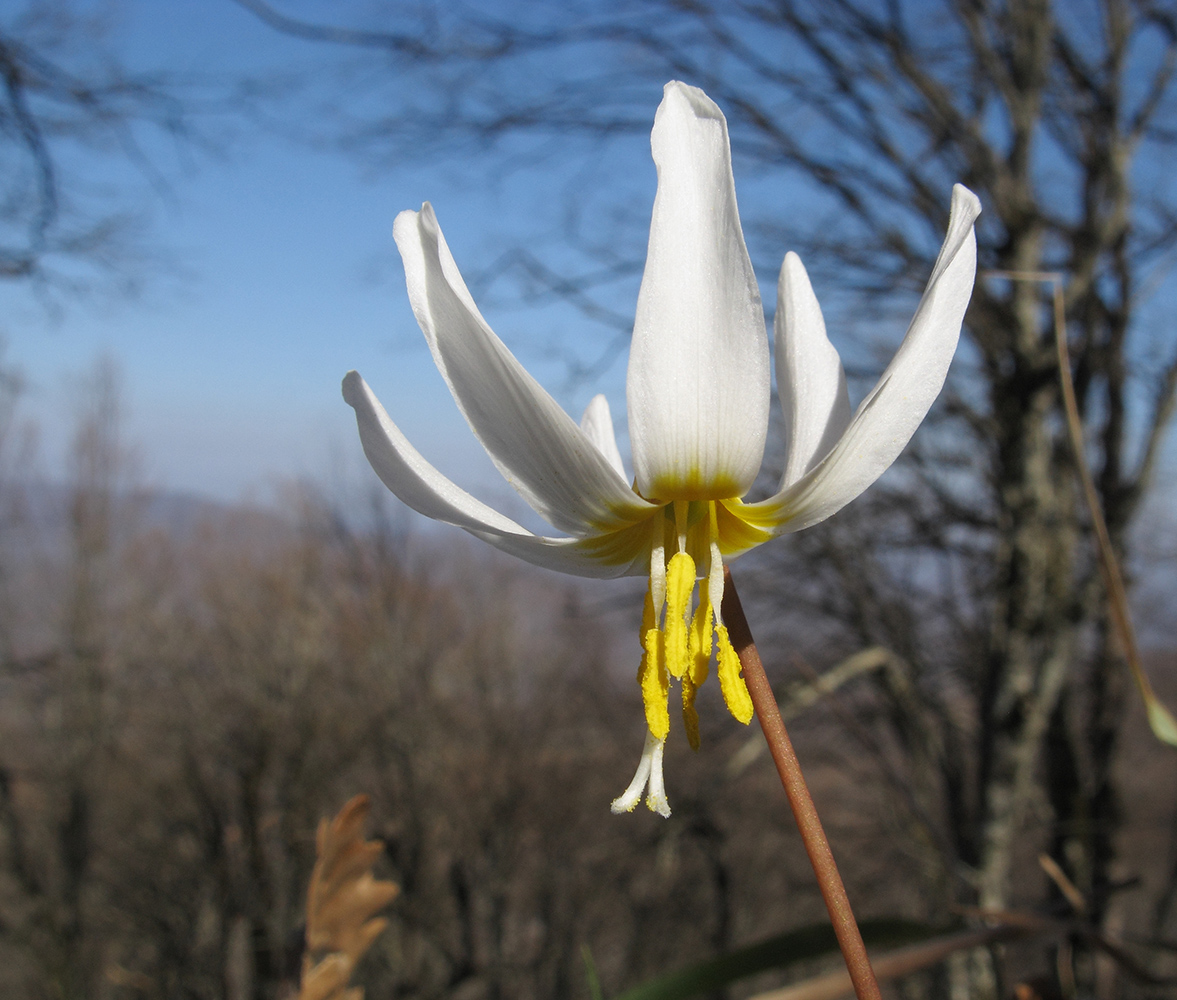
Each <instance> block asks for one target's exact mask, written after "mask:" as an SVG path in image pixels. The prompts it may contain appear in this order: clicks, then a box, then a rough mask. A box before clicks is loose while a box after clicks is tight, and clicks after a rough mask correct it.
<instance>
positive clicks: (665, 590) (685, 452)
mask: <svg viewBox="0 0 1177 1000" xmlns="http://www.w3.org/2000/svg"><path fill="white" fill-rule="evenodd" d="M651 147H652V149H653V155H654V162H655V164H656V165H657V168H658V192H657V196H656V197H655V200H654V213H653V219H652V221H651V223H650V245H649V255H648V257H647V261H646V270H645V273H644V276H643V278H642V285H641V291H640V293H639V295H638V305H637V316H636V319H635V321H634V332H633V344H632V347H631V349H630V359H629V372H628V380H627V390H626V397H627V403H628V406H629V432H630V441H631V444H632V452H633V464H634V480H633V486H632V487H631V486H630V485H629V480H628V479H627V477H626V475H625V471H624V468H623V466H622V462H621V456H620V453H619V451H618V448H617V442H616V439H615V437H614V433H613V422H612V419H611V417H610V414H609V406H608V404H607V402H606V401H605V398H604V396H597V397H596V398H595V399H594V400H593V401H592V402H591V403H590V404H589V406H588V409H587V410H586V411H585V414H584V417H583V418H582V420H581V422H580V425H579V426H577V424H576V423H575V422H574V421H573V420H572V419H571V418H570V417H569V416H568V415H567V414H566V413H565V412H564V411H563V410H562V409H561V408H560V406H559V405H558V404H557V403H556V402H555V400H554V399H552V397H551V396H550V395H549V394H548V393H547V392H545V391H544V390H543V389H542V388H541V387H540V385H539V384H538V383H537V382H536V381H535V379H533V378H532V377H531V376H530V375H529V374H528V373H527V372H526V371H525V370H524V369H523V367H522V365H520V364H519V362H518V361H517V360H516V359H515V357H514V356H513V355H512V354H511V352H510V351H508V350H507V348H506V347H505V346H504V345H503V343H502V341H501V340H499V338H498V337H497V336H495V334H494V333H493V332H492V331H491V329H490V327H489V326H488V325H487V323H486V321H485V320H484V319H483V318H482V315H481V314H480V313H479V311H478V307H477V306H476V305H475V304H474V300H473V299H472V298H471V296H470V292H469V291H468V290H467V288H466V285H465V283H464V282H463V280H462V276H461V274H459V273H458V268H457V265H456V264H455V263H454V260H453V257H452V256H451V255H450V251H449V248H448V247H447V246H446V243H445V238H444V237H443V236H442V234H441V229H440V228H439V227H438V224H437V219H436V217H435V216H434V214H433V209H432V208H431V207H430V205H429V204H428V203H426V204H425V205H423V206H422V208H421V211H420V212H412V211H407V212H402V213H401V214H400V215H399V216H398V217H397V220H396V225H395V227H394V229H393V234H394V237H395V239H396V243H397V246H398V248H399V249H400V252H401V256H402V257H403V259H404V266H405V278H406V281H407V284H408V290H409V298H410V301H411V302H412V306H413V312H414V313H415V314H416V317H417V321H418V322H419V323H420V325H421V329H422V330H423V331H424V333H425V339H426V340H427V341H428V342H429V347H430V350H431V351H432V352H433V358H434V361H435V362H436V363H437V367H438V368H439V369H440V371H441V373H442V375H443V376H444V377H445V380H446V383H447V384H448V385H449V388H450V391H451V392H452V393H453V396H454V400H455V401H456V402H457V404H458V408H459V409H460V410H461V411H462V414H463V415H464V416H465V417H466V420H467V422H468V423H469V424H470V428H471V430H473V432H474V434H475V435H476V436H477V438H478V439H479V441H481V442H482V445H483V447H485V448H486V450H487V452H488V454H489V455H490V457H491V458H492V459H493V460H494V463H495V465H496V466H498V468H499V471H500V472H502V474H503V475H504V476H505V477H506V479H507V480H508V482H510V483H511V485H512V486H514V487H515V489H516V490H518V491H519V493H520V494H521V495H522V496H523V498H524V499H525V500H526V501H527V502H528V503H529V504H530V505H531V506H532V507H533V508H534V509H535V510H536V511H537V512H538V513H539V514H540V515H541V516H542V517H543V518H544V519H545V520H547V521H548V522H549V523H550V524H551V525H552V526H553V527H555V528H556V529H557V530H559V531H562V532H565V533H566V535H565V536H563V537H545V536H541V535H536V534H534V533H532V532H530V531H528V530H526V529H525V528H523V527H522V526H520V525H519V524H517V523H515V522H514V521H512V520H511V519H509V518H507V517H504V516H503V515H502V514H500V513H498V512H497V511H495V510H493V509H491V508H490V507H487V506H486V505H485V504H483V503H481V502H480V501H479V500H477V499H475V498H474V497H473V496H471V495H470V494H469V493H467V492H466V491H465V490H463V489H461V488H460V487H458V486H456V485H455V484H454V483H453V482H451V481H450V480H449V479H447V478H446V477H445V476H443V475H442V474H441V473H440V472H438V470H437V469H435V468H434V467H433V466H432V465H430V464H429V462H427V461H426V460H425V459H424V458H422V457H421V455H420V454H419V453H418V452H417V450H416V449H415V448H413V446H412V445H411V444H410V443H409V442H408V440H407V439H406V438H405V437H404V435H403V434H402V433H401V432H400V430H399V429H398V428H397V426H396V424H394V423H393V422H392V420H391V419H390V418H389V416H388V414H387V413H386V412H385V410H384V408H383V407H382V406H381V405H380V402H379V401H378V400H377V399H376V397H375V396H374V395H373V394H372V391H371V390H370V389H369V388H368V386H367V384H366V383H365V382H364V380H363V379H362V378H360V376H359V375H358V374H357V373H356V372H354V371H353V372H349V373H348V375H347V377H346V378H345V379H344V380H343V395H344V398H345V399H346V400H347V402H348V403H350V404H351V405H352V407H354V409H355V411H356V420H357V422H358V424H359V430H360V439H361V441H362V442H363V446H364V452H365V453H366V455H367V456H368V460H369V461H370V462H371V463H372V467H373V468H374V469H375V470H376V473H377V474H378V475H379V476H380V478H381V480H383V482H384V484H385V485H386V486H387V487H388V488H389V489H390V490H392V492H393V493H395V494H396V495H397V496H398V497H400V499H401V500H403V501H404V502H405V503H406V504H408V505H409V506H410V507H412V508H413V509H414V510H416V511H419V512H420V513H422V514H424V515H426V516H427V517H431V518H434V519H436V520H439V521H445V522H448V523H450V524H455V525H457V526H458V527H460V528H464V529H465V530H466V531H468V532H470V533H471V534H473V535H476V536H477V537H479V538H481V539H483V540H484V541H486V542H489V543H490V544H491V545H494V546H495V547H497V548H499V549H502V550H503V551H505V552H509V553H511V554H513V555H516V556H518V557H520V558H521V559H525V560H527V561H528V562H530V563H534V564H535V565H537V566H544V567H547V568H549V569H555V570H560V571H562V572H565V573H572V574H576V575H579V576H590V577H615V576H625V575H648V576H649V581H650V582H649V587H648V589H647V593H646V600H645V610H644V614H643V622H642V632H641V640H642V646H643V649H644V655H643V656H642V663H641V667H640V669H639V673H638V678H639V682H640V684H641V689H642V697H643V701H644V704H645V714H646V723H647V727H648V735H647V738H646V746H645V750H644V751H643V754H642V758H641V763H640V765H639V767H638V771H637V773H636V774H635V775H634V780H633V782H632V783H631V784H630V786H629V788H628V789H627V790H626V791H625V792H624V793H623V794H622V795H621V796H620V797H619V798H618V799H616V800H615V801H614V803H613V811H614V812H620V811H628V810H632V809H633V808H634V806H635V805H636V804H637V802H638V801H639V800H640V798H641V796H642V793H643V791H645V790H647V789H648V795H647V805H649V807H650V808H651V809H653V810H655V811H657V812H660V813H662V814H663V815H669V814H670V808H669V805H668V804H667V801H666V795H665V791H664V786H663V781H662V755H663V748H664V745H665V742H666V738H667V735H668V734H669V731H670V716H669V707H668V697H669V689H670V684H671V680H672V679H674V680H677V681H678V682H679V684H680V686H681V694H682V710H683V719H684V724H685V726H686V730H687V735H688V739H689V741H690V743H691V745H692V746H693V747H697V746H698V717H697V716H696V714H695V708H694V701H695V692H696V690H697V689H698V687H699V685H700V684H702V683H703V680H704V679H705V677H706V676H707V673H708V669H709V664H710V661H711V656H712V646H713V644H714V646H715V658H716V662H717V673H718V675H719V683H720V688H721V691H722V694H723V697H724V700H725V701H726V703H727V705H728V708H729V709H730V711H731V712H732V714H733V715H734V716H735V717H736V718H737V719H739V720H740V721H741V722H744V723H747V722H749V721H750V720H751V718H752V702H751V698H750V697H749V695H748V690H747V687H746V686H745V684H744V679H743V677H742V676H741V675H740V664H739V660H738V658H737V656H736V654H735V651H734V650H733V649H732V645H731V641H730V640H729V638H728V634H727V629H726V628H725V627H724V624H723V618H722V616H721V614H720V603H721V601H722V596H723V560H724V559H725V558H726V559H729V560H730V559H732V558H733V557H735V556H737V555H739V554H740V553H742V552H745V551H747V550H748V549H751V548H753V547H754V546H757V545H760V544H761V543H762V542H766V541H768V540H769V539H771V538H775V537H776V536H778V535H782V534H787V533H789V532H793V531H798V530H800V529H801V528H806V527H809V526H810V525H812V524H816V523H817V522H818V521H821V520H824V519H825V518H827V517H829V516H830V515H831V514H833V513H835V512H836V511H838V510H839V509H840V508H842V507H843V506H844V505H846V504H847V503H849V502H850V501H851V500H853V499H854V498H855V497H856V496H858V495H859V494H860V493H861V492H863V490H865V489H866V488H867V487H868V486H870V485H871V483H873V482H874V481H875V480H876V479H877V478H878V477H879V476H880V475H881V474H882V473H883V471H884V470H885V469H886V468H887V467H888V466H889V465H891V463H892V462H893V461H894V460H895V458H896V457H897V456H898V455H899V453H900V451H902V450H903V448H904V446H905V445H906V444H907V442H908V440H909V439H910V438H911V436H912V434H913V433H914V432H915V429H916V427H917V426H918V425H919V423H920V421H921V420H923V418H924V415H925V414H926V413H927V411H928V408H929V407H930V406H931V404H932V402H933V400H934V399H935V398H936V396H937V394H938V393H939V392H940V389H941V386H942V385H943V383H944V378H945V375H946V374H947V371H948V365H949V362H950V361H951V360H952V356H953V353H954V352H955V350H956V343H957V340H958V338H959V336H960V327H961V322H962V320H963V318H964V313H965V308H966V306H967V305H968V301H969V297H970V295H971V294H972V287H973V276H974V270H975V266H976V242H975V238H974V234H973V222H974V220H975V219H976V217H977V215H978V213H979V212H980V203H979V202H978V200H977V198H976V196H975V195H973V194H972V192H970V191H968V190H967V189H966V188H964V187H962V186H960V185H957V186H956V187H955V188H954V189H953V193H952V208H951V213H950V216H949V223H948V234H947V236H946V237H945V240H944V244H943V246H942V247H941V249H940V255H939V257H938V258H937V260H936V264H935V266H934V268H933V270H932V276H931V278H930V279H929V281H928V285H927V288H926V289H925V291H924V294H923V297H922V298H921V300H920V303H919V306H918V307H917V308H916V312H915V317H914V319H912V321H911V325H910V327H909V328H908V330H907V335H906V336H905V337H904V340H903V343H902V344H901V345H900V347H899V350H898V351H897V352H896V354H895V357H894V359H893V360H892V361H891V363H890V365H888V367H887V370H886V371H885V372H883V375H882V377H881V378H880V379H879V381H878V384H877V385H876V386H875V387H874V389H872V390H871V392H870V393H869V394H868V395H867V397H866V399H864V400H863V402H862V403H861V405H860V406H859V407H858V409H857V411H856V412H854V413H853V415H852V414H851V411H850V404H849V399H848V397H847V393H846V378H845V375H844V373H843V370H842V363H841V361H840V359H839V357H838V353H837V351H836V350H835V349H834V347H833V345H832V344H831V343H830V342H829V340H828V339H827V337H826V330H825V322H824V320H823V319H822V314H821V309H820V307H819V306H818V303H817V299H816V297H815V296H814V293H813V289H812V287H811V286H810V284H809V279H808V277H807V276H806V273H805V268H804V267H803V266H802V265H801V261H800V259H799V258H798V257H797V256H796V254H793V253H790V254H788V255H787V256H786V257H785V260H784V264H783V266H782V267H781V273H780V282H779V285H778V307H777V312H776V325H775V341H776V370H777V383H778V389H779V395H780V399H781V405H782V407H783V409H784V426H785V434H786V455H787V459H786V463H785V469H784V474H783V476H782V478H781V481H780V487H779V489H778V491H777V492H776V493H775V494H774V495H773V496H771V497H769V498H768V499H766V500H762V501H760V502H758V503H744V501H743V499H742V498H743V497H744V495H745V494H746V493H747V491H748V489H749V488H750V487H751V485H752V483H753V481H754V480H755V479H756V476H757V473H758V471H759V469H760V464H761V461H762V459H763V453H764V442H765V437H766V434H767V430H768V416H769V414H768V409H769V394H770V375H769V351H768V339H767V337H766V333H765V325H764V313H763V310H762V308H761V304H760V293H759V290H758V287H757V283H756V277H755V274H754V273H753V270H752V264H751V262H750V260H749V259H748V251H747V249H746V248H745V245H744V236H743V232H742V230H741V228H740V219H739V215H738V213H737V211H736V194H735V186H734V184H733V181H732V170H731V153H730V149H729V145H728V134H727V122H726V120H725V119H724V117H723V114H722V112H721V111H720V110H719V108H718V107H717V106H716V105H715V103H714V102H713V101H711V100H710V98H708V97H707V95H706V94H704V93H703V91H701V90H698V89H697V88H694V87H688V86H687V85H685V84H683V83H678V82H672V83H668V84H667V85H666V89H665V94H664V97H663V100H662V103H661V105H660V106H659V108H658V113H657V115H656V117H655V119H654V130H653V134H652V136H651ZM697 576H698V577H699V579H698V582H697V583H696V577H697ZM696 591H697V594H698V597H697V600H696V598H695V596H694V595H695V593H696ZM692 606H694V610H693V612H692ZM713 639H714V643H713Z"/></svg>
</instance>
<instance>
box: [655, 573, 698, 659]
mask: <svg viewBox="0 0 1177 1000" xmlns="http://www.w3.org/2000/svg"><path fill="white" fill-rule="evenodd" d="M694 589H695V560H693V559H692V558H691V557H690V556H689V555H687V554H686V553H685V552H676V553H675V554H674V556H673V557H672V558H671V560H670V565H669V566H668V567H667V568H666V621H665V622H664V623H663V633H664V634H665V636H666V669H667V670H669V671H670V673H671V674H672V675H673V676H674V677H682V675H683V674H684V673H686V669H687V666H688V663H687V613H688V612H689V610H690V606H691V591H693V590H694Z"/></svg>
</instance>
